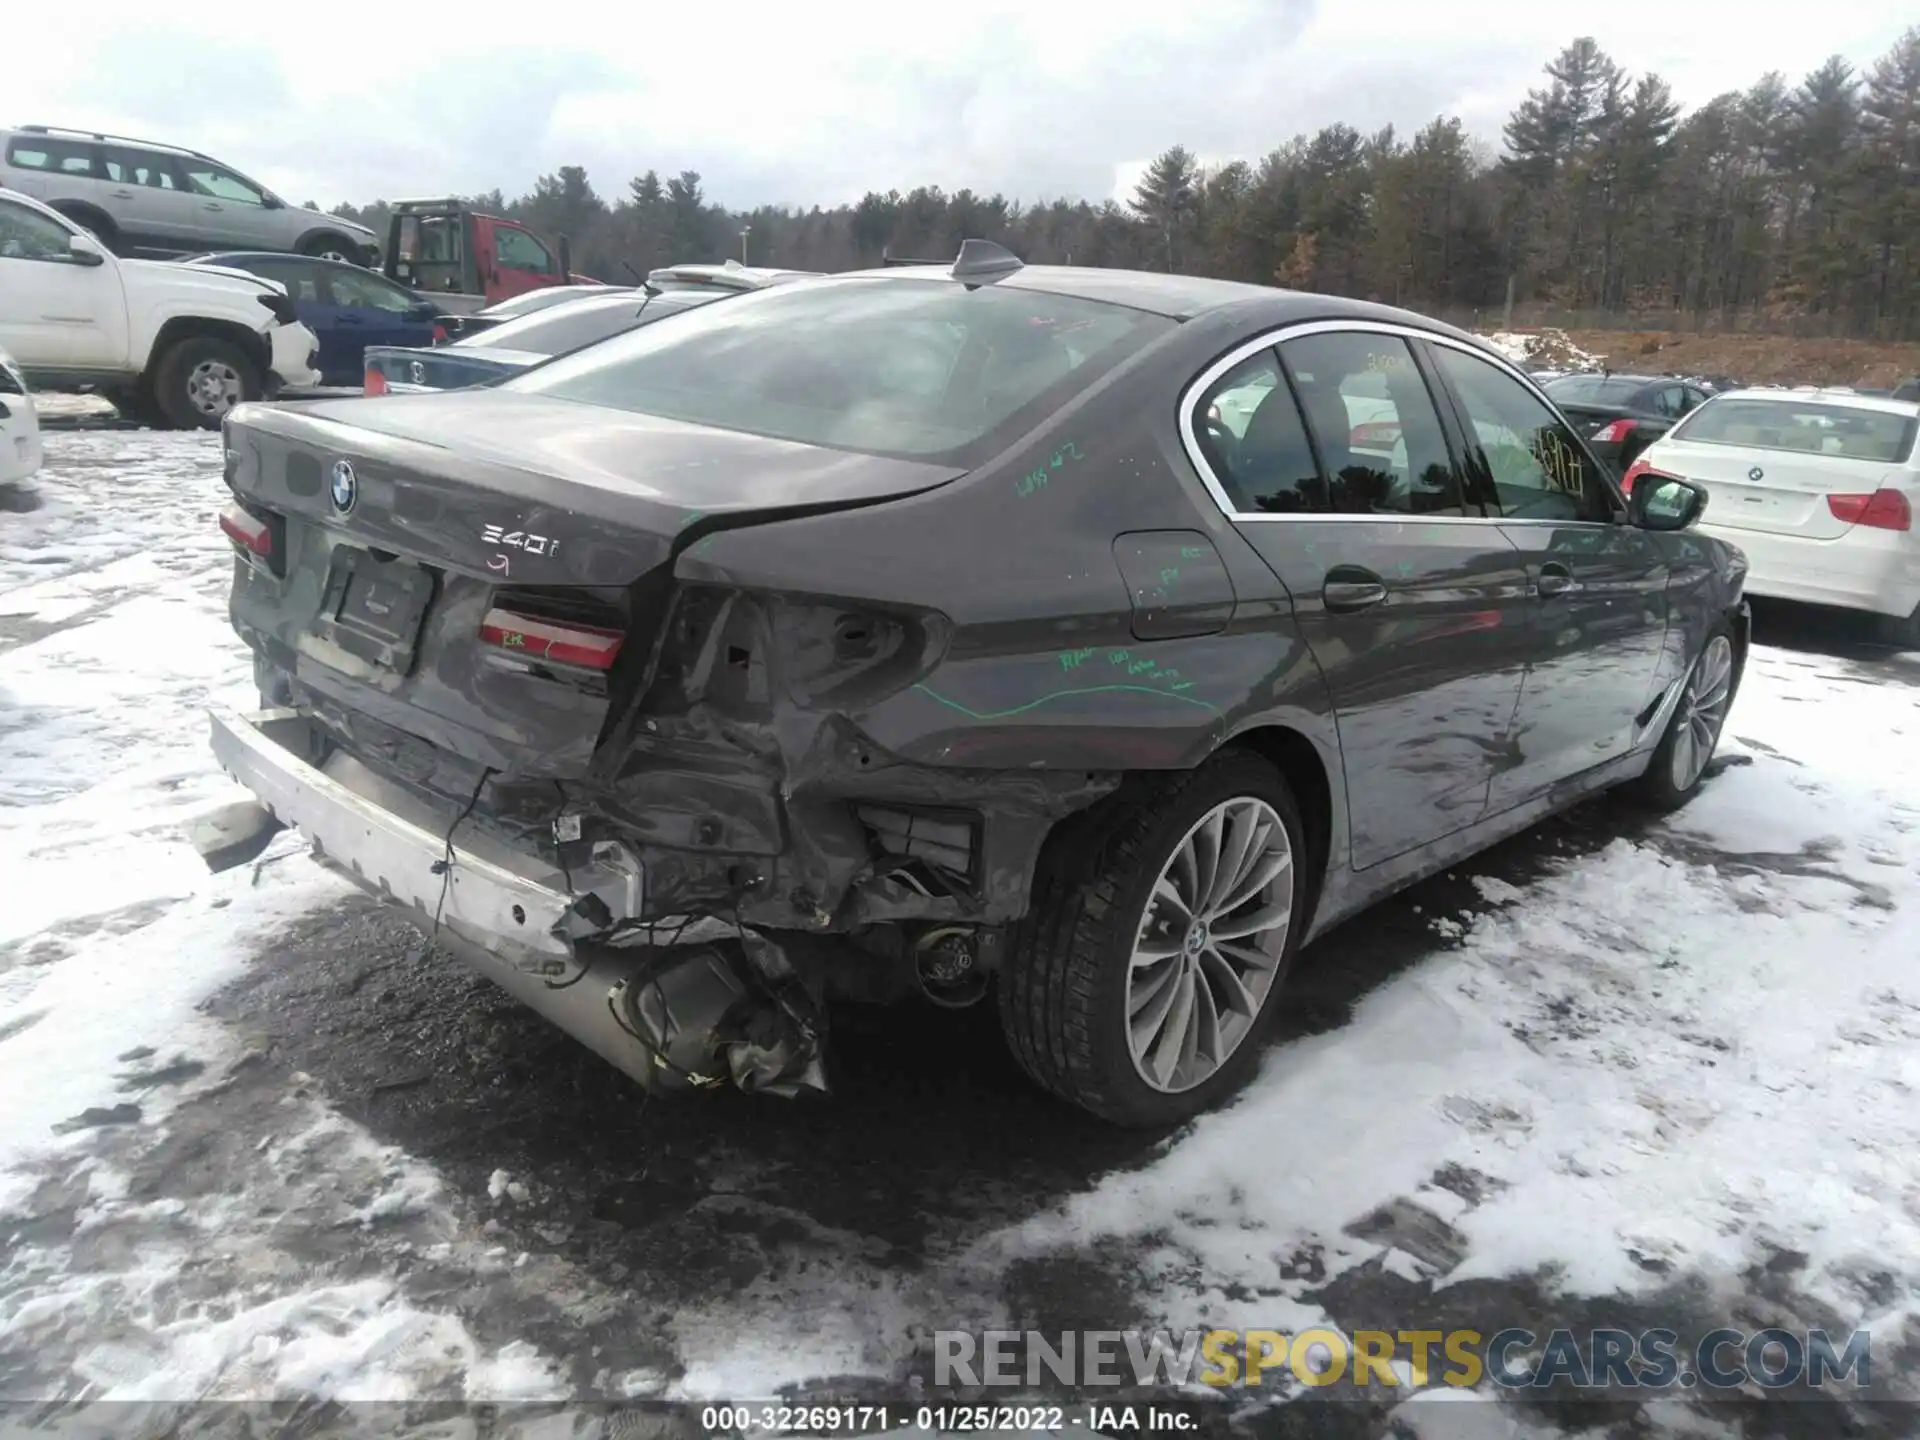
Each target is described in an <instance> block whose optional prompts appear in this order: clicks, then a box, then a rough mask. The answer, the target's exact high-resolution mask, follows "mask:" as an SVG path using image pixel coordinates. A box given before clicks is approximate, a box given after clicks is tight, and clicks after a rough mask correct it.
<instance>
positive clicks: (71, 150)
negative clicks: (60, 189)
mask: <svg viewBox="0 0 1920 1440" xmlns="http://www.w3.org/2000/svg"><path fill="white" fill-rule="evenodd" d="M97 148H98V147H97V146H94V145H92V144H90V143H88V142H87V141H84V140H54V139H51V138H42V137H40V136H35V137H34V138H33V139H31V140H15V141H13V142H12V143H11V144H9V145H8V146H7V163H8V164H9V165H17V166H19V167H20V168H21V169H22V170H45V171H48V172H49V173H52V174H56V175H85V176H87V177H88V178H92V177H93V176H94V174H95V170H94V152H95V151H96V149H97Z"/></svg>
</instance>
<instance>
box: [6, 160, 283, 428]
mask: <svg viewBox="0 0 1920 1440" xmlns="http://www.w3.org/2000/svg"><path fill="white" fill-rule="evenodd" d="M0 345H4V346H5V347H6V348H7V349H8V350H10V351H12V352H13V356H14V359H15V360H17V361H18V362H19V365H20V368H21V369H22V370H23V371H24V372H25V373H26V376H27V379H28V380H29V381H31V382H32V384H33V387H34V388H35V389H36V390H89V389H92V390H98V391H99V392H100V393H102V394H103V395H105V396H106V397H107V398H108V399H109V400H111V401H112V402H113V403H114V405H115V406H116V407H117V408H118V409H119V410H120V412H121V414H123V415H125V416H127V417H128V418H130V419H135V420H139V421H141V422H143V423H145V424H151V425H165V426H172V427H175V428H179V429H192V428H195V427H199V428H204V429H212V428H215V427H217V426H218V425H219V424H220V422H221V420H222V419H224V418H225V416H226V413H227V411H229V410H230V409H232V408H233V407H234V406H235V405H238V404H240V403H241V402H242V401H245V400H259V399H263V398H271V397H272V396H273V395H275V394H277V393H278V392H279V390H280V388H281V387H282V386H283V385H296V386H298V385H312V384H314V383H315V382H317V381H318V380H319V378H320V372H319V370H318V369H317V368H316V367H315V363H314V362H315V361H316V360H317V359H318V357H319V353H320V342H319V341H318V340H317V339H316V338H315V336H314V333H313V332H312V331H311V330H309V329H308V328H307V327H306V326H305V325H303V324H301V323H300V316H299V314H298V313H297V312H296V311H295V309H294V305H293V301H292V300H291V299H290V298H289V297H288V295H287V292H286V291H285V290H284V289H282V288H281V287H280V286H279V285H277V284H275V283H274V282H273V281H271V280H263V279H261V278H260V277H259V276H257V275H249V274H246V273H245V272H244V271H240V270H222V269H217V268H215V267H214V266H211V265H207V266H200V265H176V264H172V263H169V262H167V261H161V260H121V259H118V258H117V257H115V256H113V255H110V254H108V253H107V250H106V247H105V246H104V245H102V244H101V243H100V241H99V239H98V238H96V237H95V236H93V235H90V234H88V233H87V232H86V231H85V230H83V229H82V228H81V227H80V226H79V225H78V224H76V223H75V222H74V221H72V220H69V219H68V218H67V217H66V216H64V215H61V214H59V213H58V212H57V211H55V210H53V209H52V208H51V207H49V206H47V205H43V204H41V203H40V202H39V201H37V200H32V199H29V198H28V197H26V196H24V195H17V194H14V193H13V192H12V191H9V190H0Z"/></svg>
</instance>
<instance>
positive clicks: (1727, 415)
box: [1673, 396, 1920, 465]
mask: <svg viewBox="0 0 1920 1440" xmlns="http://www.w3.org/2000/svg"><path fill="white" fill-rule="evenodd" d="M1917 426H1920V419H1916V417H1914V416H1912V415H1897V414H1893V413H1890V412H1888V411H1885V410H1867V409H1855V408H1854V407H1853V406H1851V405H1817V404H1814V403H1812V402H1810V401H1806V400H1794V399H1790V398H1787V397H1784V396H1783V397H1782V398H1780V399H1778V400H1744V399H1728V398H1726V397H1724V396H1723V397H1721V398H1719V399H1716V400H1709V401H1708V402H1707V403H1706V404H1704V405H1702V406H1701V407H1700V408H1699V409H1698V410H1696V411H1694V412H1693V414H1691V415H1689V416H1688V417H1687V418H1686V419H1685V420H1684V421H1682V422H1681V423H1680V424H1679V425H1678V426H1677V427H1675V429H1674V431H1673V438H1674V439H1676V440H1698V441H1701V442H1702V443H1704V444H1708V445H1742V446H1747V447H1750V448H1752V449H1756V450H1797V451H1800V452H1801V453H1803V454H1808V455H1835V456H1838V457H1840V458H1841V459H1843V460H1871V461H1878V462H1879V463H1881V464H1884V465H1897V464H1899V463H1900V462H1901V461H1903V460H1905V459H1906V458H1907V457H1908V456H1909V455H1910V454H1912V453H1913V437H1914V431H1915V429H1916V427H1917Z"/></svg>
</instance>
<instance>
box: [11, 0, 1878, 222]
mask: <svg viewBox="0 0 1920 1440" xmlns="http://www.w3.org/2000/svg"><path fill="white" fill-rule="evenodd" d="M12 8H13V9H14V10H16V11H18V12H20V13H16V14H14V15H11V16H10V17H9V19H8V20H7V22H6V27H5V29H6V38H5V50H6V54H5V60H4V64H5V75H6V78H5V84H4V87H3V88H0V93H4V95H5V98H6V101H7V110H8V112H10V113H6V114H0V123H6V124H12V123H21V122H29V121H31V122H42V123H50V124H59V125H67V126H74V127H82V128H87V129H96V128H97V129H108V130H113V131H117V132H120V133H125V134H133V135H141V136H146V137H148V138H152V139H159V140H168V141H172V142H174V143H178V144H183V145H188V146H192V147H194V148H197V149H202V150H206V151H208V152H209V153H211V154H213V155H215V156H217V157H219V158H221V159H223V160H225V161H227V162H228V163H230V164H232V165H234V166H236V167H237V168H239V169H241V170H243V171H246V172H248V173H250V174H252V175H254V176H255V177H256V178H258V179H260V180H262V181H265V182H266V183H267V184H269V185H271V186H273V187H274V188H275V189H277V190H279V191H280V192H281V193H282V194H283V195H285V196H286V197H287V198H288V199H290V200H293V201H295V202H296V203H298V202H300V201H305V200H309V199H314V200H319V201H320V202H322V203H323V204H328V205H330V204H333V203H334V202H336V201H339V200H343V199H345V200H353V201H356V202H364V201H368V200H372V199H374V198H376V197H380V196H386V197H392V196H396V195H406V194H430V193H446V192H449V191H456V192H473V191H480V190H489V189H492V188H494V187H496V186H497V187H499V188H501V189H502V190H504V191H506V192H507V193H508V194H509V195H512V194H515V193H518V192H521V191H524V190H526V189H528V188H530V186H531V183H532V181H533V178H534V177H535V176H536V175H538V174H540V173H541V172H543V171H547V170H551V169H554V168H556V167H558V166H560V165H563V164H569V163H575V164H584V165H585V166H587V168H588V171H589V173H590V175H591V176H592V178H593V180H594V182H595V184H596V187H597V188H598V189H599V190H600V192H601V193H602V194H605V195H612V194H617V193H619V192H620V191H621V190H622V189H623V188H624V184H625V181H626V180H627V178H628V177H629V176H631V175H633V174H635V173H637V172H639V171H642V170H645V169H648V168H653V169H658V170H660V171H661V172H663V173H671V172H674V171H679V170H682V169H690V170H697V171H699V172H700V173H701V174H702V176H704V177H705V181H706V188H707V193H708V195H709V196H710V197H711V198H713V199H715V200H720V201H724V202H726V203H728V204H732V205H752V204H757V203H762V202H770V203H787V204H816V203H818V204H833V203H836V202H838V201H842V200H849V199H855V198H858V196H859V195H860V194H862V193H863V192H864V191H866V190H869V189H879V190H886V189H889V188H893V187H896V186H897V187H899V188H901V189H907V188H910V187H911V186H913V185H916V184H927V183H931V184H939V185H942V186H945V187H946V188H948V189H950V190H951V189H958V188H960V187H962V186H972V187H973V188H975V189H977V190H981V191H987V192H991V191H995V190H999V191H1003V192H1005V193H1007V194H1009V195H1011V196H1014V197H1016V198H1019V199H1023V200H1033V199H1037V198H1048V197H1053V196H1058V195H1068V196H1080V195H1086V196H1089V197H1094V198H1100V197H1104V196H1106V195H1109V194H1114V193H1124V192H1125V191H1126V190H1127V189H1129V188H1130V186H1131V182H1132V178H1133V177H1134V176H1135V175H1136V174H1137V173H1138V170H1139V167H1140V165H1141V163H1142V161H1143V160H1144V159H1145V158H1146V157H1148V156H1151V155H1152V154H1154V153H1156V152H1157V151H1159V150H1162V149H1164V148H1165V147H1166V146H1168V145H1170V144H1173V143H1176V142H1179V143H1184V144H1186V145H1187V146H1188V147H1189V148H1191V149H1194V150H1196V151H1198V152H1199V153H1201V154H1202V155H1205V156H1208V157H1226V156H1235V155H1245V156H1248V157H1257V156H1258V155H1260V154H1262V153H1264V152H1265V151H1266V150H1268V149H1271V148H1272V147H1273V146H1274V145H1275V144H1277V143H1279V142H1280V141H1283V140H1285V139H1286V138H1287V137H1288V136H1290V135H1293V134H1295V133H1297V132H1300V131H1303V130H1312V129H1314V128H1317V127H1318V126H1320V125H1324V124H1327V123H1330V122H1332V121H1335V120H1344V121H1346V122H1347V123H1349V124H1352V125H1355V126H1357V127H1359V128H1360V129H1361V130H1363V131H1371V130H1373V129H1376V128H1378V127H1379V126H1381V125H1384V124H1387V123H1389V122H1390V123H1392V124H1394V125H1396V126H1399V127H1401V128H1402V129H1403V130H1405V129H1410V128H1413V127H1417V126H1418V125H1420V124H1422V123H1424V122H1425V121H1426V120H1428V119H1430V118H1431V117H1432V116H1434V115H1435V114H1440V113H1448V114H1457V115H1459V116H1460V117H1461V118H1462V119H1463V120H1464V121H1465V122H1466V124H1467V125H1468V127H1469V129H1470V130H1472V131H1473V133H1475V134H1476V135H1479V136H1482V137H1484V138H1486V139H1487V140H1488V141H1490V142H1497V141H1498V137H1499V131H1500V124H1501V121H1502V120H1503V119H1504V118H1505V116H1506V113H1507V112H1508V111H1509V110H1510V109H1511V108H1512V106H1513V104H1514V102H1515V101H1516V100H1518V99H1519V98H1520V97H1521V96H1522V95H1524V94H1525V92H1526V91H1527V89H1528V88H1529V87H1530V86H1532V85H1534V84H1536V83H1538V81H1539V71H1540V66H1541V65H1542V64H1543V63H1544V62H1545V61H1546V60H1547V59H1548V58H1550V57H1551V56H1552V54H1553V53H1554V52H1555V51H1556V50H1558V49H1559V48H1560V47H1561V46H1562V45H1563V44H1565V43H1566V42H1567V41H1568V40H1569V39H1571V38H1572V37H1573V36H1575V35H1577V34H1590V35H1593V36H1594V37H1595V38H1596V39H1597V40H1598V41H1599V42H1600V44H1601V45H1602V47H1603V48H1605V49H1606V50H1608V51H1609V52H1610V53H1611V54H1612V55H1613V56H1614V57H1615V59H1617V60H1619V61H1621V62H1622V63H1624V64H1625V65H1627V66H1628V67H1629V68H1630V69H1631V70H1634V71H1636V72H1637V71H1644V70H1653V71H1657V72H1658V73H1660V74H1662V75H1664V76H1666V77H1667V79H1668V80H1669V81H1670V82H1671V83H1672V84H1673V86H1674V89H1675V91H1676V93H1677V94H1678V95H1679V96H1680V98H1681V99H1682V100H1683V101H1685V102H1687V103H1689V104H1693V103H1698V102H1700V101H1702V100H1706V99H1709V98H1711V97H1712V96H1713V95H1715V94H1716V93H1718V92H1720V91H1722V90H1727V89H1736V88H1743V87H1745V86H1746V85H1748V84H1750V83H1751V82H1752V81H1753V80H1755V79H1756V78H1758V77H1759V75H1761V74H1762V73H1763V72H1764V71H1767V70H1770V69H1778V70H1781V71H1783V72H1785V73H1786V74H1787V75H1788V76H1789V78H1792V79H1797V78H1798V77H1799V76H1800V75H1801V74H1803V73H1804V72H1805V71H1806V70H1808V69H1810V68H1812V67H1813V66H1814V65H1816V64H1818V63H1819V61H1820V60H1821V59H1822V58H1823V57H1825V56H1827V55H1829V54H1833V53H1836V52H1837V53H1839V54H1842V55H1845V56H1846V57H1847V58H1848V59H1850V60H1852V61H1854V62H1855V63H1856V65H1861V64H1865V63H1866V62H1868V61H1870V60H1871V59H1872V58H1873V57H1875V56H1876V55H1878V54H1880V53H1881V52H1883V51H1884V50H1885V49H1886V48H1887V47H1888V45H1890V44H1891V43H1892V41H1893V40H1894V39H1895V38H1896V37H1897V36H1898V35H1899V33H1900V31H1901V29H1902V28H1903V26H1904V25H1905V24H1906V23H1910V22H1911V20H1912V17H1913V14H1914V10H1913V4H1912V0H1838V3H1827V4H1807V3H1796V4H1792V5H1788V4H1785V3H1779V0H1761V3H1759V4H1754V5H1743V6H1738V7H1733V6H1727V7H1719V6H1714V5H1701V4H1698V3H1687V0H1678V3H1676V0H1606V3H1603V4H1599V5H1594V4H1578V5H1574V4H1567V3H1564V0H1561V3H1556V0H1534V3H1530V4H1526V3H1513V0H1345V3H1340V0H1207V3H1206V4H1204V5H1198V6H1195V7H1193V8H1192V9H1188V8H1186V7H1185V6H1184V5H1181V4H1180V3H1178V0H1099V3H1095V0H1024V3H1019V4H1015V3H1011V0H970V3H964V4H958V5H954V4H926V5H916V4H913V3H911V0H908V3H902V0H884V3H881V0H814V3H811V4H798V5H792V4H789V5H780V6H775V5H770V4H766V3H765V0H736V3H733V4H729V5H724V6H720V5H713V6H705V7H698V6H696V7H692V8H690V9H688V10H686V11H685V14H686V16H687V17H688V21H687V23H684V24H680V23H675V24H670V25H663V24H659V23H657V18H656V20H655V21H654V22H652V23H650V22H649V20H647V19H643V18H639V17H638V16H637V15H636V13H635V12H642V13H646V12H651V13H652V14H653V15H654V16H655V17H657V16H658V15H660V14H661V13H666V14H680V13H682V12H681V8H680V7H677V6H661V7H658V8H657V9H656V7H653V6H629V5H614V4H610V3H606V0H587V3H584V4H583V3H574V4H558V5H552V6H547V7H541V6H538V5H513V6H506V5H502V4H500V3H499V0H465V3H455V4H452V5H446V4H439V5H427V6H399V7H394V8H392V9H391V10H388V11H386V12H384V13H385V14H389V15H391V16H392V17H393V23H391V24H390V25H383V24H382V23H381V16H382V14H383V11H382V9H381V7H378V6H374V7H355V6H346V7H341V6H332V5H329V6H315V5H284V6H270V7H258V6H254V7H245V8H243V9H241V10H239V11H232V10H230V9H229V8H227V7H220V6H213V7H196V6H155V5H153V4H151V3H147V0H139V3H135V0H89V3H87V4H85V5H80V6H74V7H71V8H69V7H63V6H59V5H54V4H46V3H32V4H25V5H16V6H14V7H12ZM229 15H237V16H240V17H242V18H240V19H238V20H229V19H228V18H227V17H228V16H229ZM81 16H83V17H84V23H80V22H79V21H78V20H77V19H76V18H69V17H81ZM1722 16H1724V17H1725V18H1721V17H1722ZM223 21H226V23H222V22H223ZM436 32H437V33H436ZM543 32H545V33H543ZM443 37H444V38H443Z"/></svg>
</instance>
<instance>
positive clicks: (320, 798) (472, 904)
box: [210, 709, 644, 975]
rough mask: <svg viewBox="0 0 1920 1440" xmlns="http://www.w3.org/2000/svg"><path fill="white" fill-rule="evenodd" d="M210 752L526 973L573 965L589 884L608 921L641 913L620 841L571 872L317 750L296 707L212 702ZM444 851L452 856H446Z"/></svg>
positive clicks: (321, 842)
mask: <svg viewBox="0 0 1920 1440" xmlns="http://www.w3.org/2000/svg"><path fill="white" fill-rule="evenodd" d="M210 713H211V719H212V727H213V753H214V755H215V756H216V757H217V758H218V760H219V761H220V765H221V768H222V769H224V770H225V771H226V772H227V773H228V774H229V775H231V776H232V777H233V778H234V779H235V780H237V781H239V782H240V784H241V785H243V786H245V787H246V788H247V789H248V790H250V791H252V792H253V795H254V798H255V799H256V800H258V801H259V803H260V804H261V805H263V806H265V807H266V809H267V810H268V811H269V812H271V814H272V815H273V817H274V818H275V819H276V820H278V821H279V822H280V823H281V824H283V825H290V826H292V827H293V828H295V829H297V830H299V831H300V832H301V833H302V834H303V835H305V836H306V837H307V838H308V839H309V840H311V841H312V842H313V845H314V848H315V850H316V851H317V852H318V853H320V854H321V855H323V856H325V857H326V858H328V859H329V860H332V861H333V862H334V863H335V864H336V865H338V866H340V867H341V868H342V869H344V870H345V871H347V872H348V873H349V874H350V875H351V876H352V878H353V879H354V880H355V882H356V883H358V884H359V885H361V886H362V887H363V888H364V889H366V890H368V891H370V892H372V893H373V894H375V895H378V896H380V897H382V898H384V899H388V900H392V901H395V902H397V903H399V904H401V905H403V906H405V907H407V908H408V909H410V910H412V911H413V912H414V913H415V914H416V915H417V916H419V917H420V918H422V919H423V920H425V921H426V922H427V923H429V924H432V923H434V921H435V918H436V916H437V919H438V925H439V927H440V928H441V929H442V930H445V931H449V932H451V933H452V934H453V935H454V936H456V937H458V938H459V939H460V940H462V941H464V942H466V945H467V946H470V947H476V948H478V949H479V950H481V951H484V952H485V953H486V954H488V955H490V956H492V957H493V958H494V959H495V960H497V961H499V962H503V963H504V964H505V965H507V966H509V967H511V968H513V969H514V970H517V971H520V972H521V973H523V974H533V975H548V974H554V973H563V972H564V971H567V970H570V969H572V968H573V966H574V945H573V942H574V940H575V939H576V938H586V937H587V936H589V935H591V934H593V933H595V932H596V931H600V930H604V929H606V928H608V926H607V924H606V923H600V924H595V923H592V922H590V921H588V920H587V919H586V918H585V917H584V915H583V912H582V908H581V907H582V904H583V902H584V901H585V897H587V896H588V895H589V893H591V894H592V895H593V896H596V897H597V898H598V899H599V901H600V902H601V904H602V905H604V906H605V907H606V909H605V912H598V911H596V913H604V915H610V916H611V917H612V921H613V922H618V921H620V920H622V919H627V918H630V917H635V916H638V915H639V913H640V908H641V901H642V895H643V883H644V876H643V872H642V869H641V867H640V864H639V862H638V861H637V860H635V859H633V858H632V857H631V856H629V855H627V854H626V852H625V851H623V850H622V849H621V848H620V847H618V846H608V847H605V848H604V849H603V851H602V852H601V853H598V854H596V856H595V864H594V865H593V866H592V867H591V868H590V869H584V870H583V869H576V870H575V871H574V873H573V876H572V883H571V884H569V883H568V879H567V877H566V876H565V875H564V874H563V873H562V872H561V871H560V870H559V868H558V867H557V866H554V865H550V864H548V863H547V862H546V861H545V860H543V859H542V858H541V857H539V856H536V855H529V854H526V853H525V852H523V851H519V850H516V849H514V848H512V847H510V846H508V845H506V844H504V843H503V842H501V841H499V840H496V839H494V838H493V837H491V836H488V835H485V834H481V833H475V831H474V828H473V827H467V828H456V822H457V821H458V820H459V818H460V817H459V813H458V811H455V810H451V809H446V810H443V809H441V808H439V807H436V806H434V805H431V804H429V803H428V802H426V801H423V800H421V799H420V798H419V797H418V796H416V795H414V794H413V793H411V792H409V791H405V790H403V789H401V788H400V787H398V786H396V785H394V784H393V783H392V782H390V781H387V780H384V779H383V778H382V777H380V776H378V775H376V774H375V773H374V772H373V771H371V770H369V769H367V768H366V767H365V766H364V765H361V764H360V763H359V762H357V761H356V760H354V759H353V758H352V757H351V756H348V755H346V754H344V753H342V752H336V753H334V754H333V755H332V756H331V757H329V758H327V759H325V760H324V761H323V762H321V763H319V764H316V763H314V757H316V756H319V755H321V754H322V753H323V750H324V747H323V746H322V745H321V744H320V743H319V740H318V737H317V735H316V733H315V731H314V728H313V726H312V724H311V722H310V721H308V720H307V719H306V717H305V716H303V715H301V714H300V713H299V712H298V711H295V710H264V711H258V712H256V713H253V714H250V715H242V714H239V713H237V712H235V711H231V710H225V709H215V710H213V711H211V712H210ZM449 857H451V858H449Z"/></svg>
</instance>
